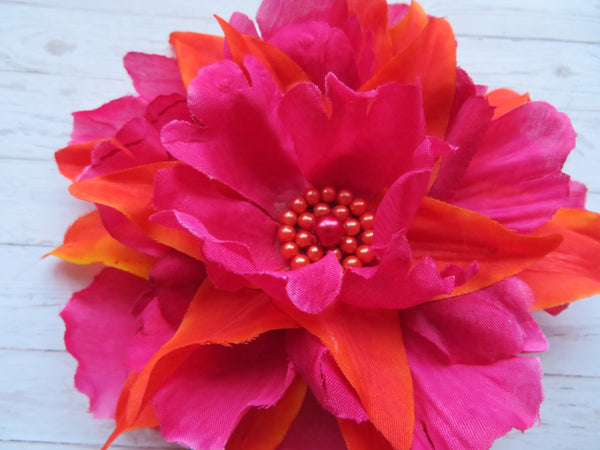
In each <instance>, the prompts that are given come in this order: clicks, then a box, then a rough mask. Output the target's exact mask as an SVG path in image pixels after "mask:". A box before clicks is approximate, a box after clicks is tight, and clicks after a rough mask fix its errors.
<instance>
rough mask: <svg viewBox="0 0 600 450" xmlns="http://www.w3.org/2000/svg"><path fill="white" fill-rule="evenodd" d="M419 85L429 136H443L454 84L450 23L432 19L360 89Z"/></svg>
mask: <svg viewBox="0 0 600 450" xmlns="http://www.w3.org/2000/svg"><path fill="white" fill-rule="evenodd" d="M393 81H395V82H398V83H415V82H417V81H419V82H420V84H421V89H422V91H423V108H424V110H425V119H426V132H427V134H428V135H432V136H438V137H442V138H443V137H444V135H445V134H446V127H447V126H448V119H449V117H450V112H451V109H452V102H453V100H454V90H455V86H456V40H455V39H454V33H453V32H452V28H451V27H450V24H449V23H448V22H446V21H445V20H444V19H437V18H432V19H431V20H430V21H429V23H428V24H427V26H426V27H425V29H424V30H423V32H422V33H421V35H420V36H419V38H418V39H417V40H416V41H415V42H414V43H413V44H412V45H411V46H409V47H408V48H407V49H406V50H405V51H403V52H402V53H400V54H399V55H397V56H395V57H393V58H392V59H391V60H390V61H389V62H388V63H387V64H385V65H384V66H383V67H382V68H381V69H380V70H379V71H377V72H376V73H375V75H374V76H373V77H372V78H371V79H370V80H368V81H367V82H366V83H365V84H364V85H363V86H362V87H361V89H360V90H361V91H363V92H364V91H368V90H371V89H375V88H377V87H378V86H381V85H382V84H385V83H389V82H393Z"/></svg>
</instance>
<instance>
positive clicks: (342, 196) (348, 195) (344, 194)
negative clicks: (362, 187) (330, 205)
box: [337, 189, 354, 206]
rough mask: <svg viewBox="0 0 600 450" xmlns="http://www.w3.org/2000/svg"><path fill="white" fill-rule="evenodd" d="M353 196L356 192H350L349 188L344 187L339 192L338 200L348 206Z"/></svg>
mask: <svg viewBox="0 0 600 450" xmlns="http://www.w3.org/2000/svg"><path fill="white" fill-rule="evenodd" d="M353 198H354V194H352V192H350V191H349V190H348V189H342V190H341V191H340V192H338V194H337V202H338V204H340V205H344V206H348V205H349V204H350V203H351V202H352V199H353Z"/></svg>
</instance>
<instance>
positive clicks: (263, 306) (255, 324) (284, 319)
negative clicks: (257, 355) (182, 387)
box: [115, 280, 297, 431]
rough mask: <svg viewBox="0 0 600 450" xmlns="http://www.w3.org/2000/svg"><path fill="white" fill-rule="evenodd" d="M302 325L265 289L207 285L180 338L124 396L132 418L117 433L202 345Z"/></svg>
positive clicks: (127, 420)
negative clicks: (226, 287) (219, 287)
mask: <svg viewBox="0 0 600 450" xmlns="http://www.w3.org/2000/svg"><path fill="white" fill-rule="evenodd" d="M296 327H297V324H296V322H294V321H293V320H292V319H290V318H289V316H287V315H284V314H283V313H282V312H281V311H280V310H279V309H277V308H276V307H275V306H274V305H273V303H272V302H271V299H270V298H269V297H268V296H267V295H266V294H264V293H263V292H262V291H259V290H255V289H248V288H244V289H241V290H239V291H237V292H227V291H221V290H217V289H215V288H214V287H213V286H212V284H211V283H210V281H208V280H206V281H204V283H203V284H202V286H200V288H199V289H198V292H197V293H196V295H195V297H194V299H193V300H192V303H191V304H190V306H189V308H188V310H187V312H186V313H185V316H184V318H183V322H182V323H181V325H180V327H179V329H178V330H177V333H176V334H175V336H173V338H172V339H171V340H170V341H169V342H167V343H166V344H164V345H163V346H162V347H161V348H160V349H159V350H158V351H157V352H156V353H155V354H154V356H153V357H152V358H151V359H150V361H148V363H147V364H146V365H145V366H144V368H143V369H142V371H141V372H140V374H139V376H138V377H137V379H136V380H135V382H134V383H133V385H132V386H131V389H124V390H123V391H122V392H121V396H122V397H123V398H124V400H123V401H126V403H127V407H126V414H125V415H124V416H123V417H120V418H118V422H117V427H116V430H115V431H117V430H128V429H131V428H130V427H132V426H134V425H135V424H136V423H137V422H138V421H139V420H140V415H141V414H142V413H143V412H144V409H145V408H146V407H147V405H148V403H149V401H150V399H151V398H152V395H154V393H156V391H157V390H158V389H159V388H160V386H161V385H162V383H163V382H164V381H165V380H166V379H167V378H168V377H169V375H170V374H171V373H172V372H173V371H174V370H175V369H176V368H177V367H178V366H179V365H180V364H181V363H182V362H183V361H184V360H185V359H186V358H187V357H188V356H189V355H190V354H191V353H192V352H194V350H196V349H197V348H198V347H199V346H201V345H206V344H219V345H230V344H240V343H244V342H247V341H249V340H252V339H254V338H256V337H257V336H259V335H260V334H262V333H265V332H267V331H270V330H278V329H285V328H296Z"/></svg>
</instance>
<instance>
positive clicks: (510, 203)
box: [452, 102, 575, 232]
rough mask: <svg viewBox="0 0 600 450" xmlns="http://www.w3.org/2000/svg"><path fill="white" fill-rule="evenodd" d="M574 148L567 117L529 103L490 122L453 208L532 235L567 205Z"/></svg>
mask: <svg viewBox="0 0 600 450" xmlns="http://www.w3.org/2000/svg"><path fill="white" fill-rule="evenodd" d="M574 146H575V132H574V131H573V128H572V126H571V123H570V121H569V119H568V117H567V116H566V115H565V114H562V113H559V112H557V111H556V109H554V107H552V106H551V105H549V104H547V103H542V102H530V103H525V104H523V105H521V106H519V107H518V108H515V109H513V110H512V111H510V112H509V113H507V114H505V115H503V116H501V117H499V118H498V119H496V120H494V121H492V123H491V124H490V127H489V128H488V131H487V133H486V135H485V137H484V138H483V141H482V143H481V146H480V148H479V149H478V151H477V152H476V154H475V156H474V157H473V159H472V160H471V164H470V165H469V168H468V169H467V171H466V173H465V175H464V177H463V179H462V182H461V183H460V185H459V186H458V187H457V189H456V192H455V195H454V197H453V199H452V203H453V204H456V205H458V206H461V207H464V208H467V209H471V210H473V211H476V212H479V213H481V214H484V215H486V216H488V217H491V218H492V219H495V220H497V221H499V222H500V223H502V224H503V225H505V226H507V227H509V228H512V229H515V230H518V231H520V232H528V231H531V230H532V229H533V228H535V227H537V226H539V225H541V224H543V223H545V222H546V221H548V220H550V218H551V217H552V216H553V215H554V213H555V212H556V210H557V209H558V208H560V207H562V206H563V205H565V204H566V203H567V202H568V198H569V177H568V176H566V175H564V174H562V173H561V169H562V166H563V164H564V162H565V159H566V157H567V155H568V154H569V152H570V151H571V149H573V147H574Z"/></svg>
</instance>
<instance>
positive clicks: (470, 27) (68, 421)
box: [0, 0, 600, 450]
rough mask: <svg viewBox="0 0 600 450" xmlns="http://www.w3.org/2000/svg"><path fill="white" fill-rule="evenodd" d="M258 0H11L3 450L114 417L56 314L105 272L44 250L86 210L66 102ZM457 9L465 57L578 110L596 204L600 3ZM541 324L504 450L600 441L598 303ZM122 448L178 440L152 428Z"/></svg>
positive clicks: (2, 127)
mask: <svg viewBox="0 0 600 450" xmlns="http://www.w3.org/2000/svg"><path fill="white" fill-rule="evenodd" d="M258 2H259V1H258V0H236V1H233V0H221V1H209V0H167V1H164V0H126V1H125V0H104V1H95V0H0V143H1V145H0V211H1V213H0V214H1V216H0V218H1V220H0V449H2V450H3V449H38V450H42V449H43V450H55V449H67V450H71V449H78V450H84V449H94V448H98V447H99V444H100V443H102V442H103V441H104V439H105V438H106V437H107V436H108V435H109V433H110V431H111V428H112V425H111V423H110V422H109V421H96V420H94V419H92V417H91V415H90V414H87V413H86V410H87V400H86V398H85V397H84V396H83V395H81V394H79V393H78V392H77V391H75V389H74V388H73V382H72V376H73V373H74V371H75V362H74V360H73V359H72V358H71V357H70V355H68V354H67V353H66V352H65V350H64V346H63V341H62V334H63V325H62V322H61V320H60V319H59V318H58V312H59V311H60V310H61V308H62V307H63V305H64V304H65V302H66V300H67V299H68V298H69V296H70V294H71V292H72V291H73V290H75V289H79V288H81V287H83V286H84V285H85V284H86V283H87V282H88V281H89V280H90V279H91V277H92V275H93V273H94V269H91V270H90V269H88V270H83V271H81V270H75V269H73V268H72V267H70V266H68V265H66V264H61V263H60V262H58V261H56V260H52V259H45V260H40V256H41V255H43V254H44V253H45V252H47V251H48V250H50V249H51V248H52V247H54V246H56V245H58V244H59V242H60V241H61V238H62V234H63V232H64V230H65V229H66V227H67V226H68V224H69V223H70V222H71V221H72V220H73V219H75V218H76V217H77V216H78V215H79V214H80V213H82V212H83V211H84V210H85V205H82V204H80V203H78V202H77V201H76V200H74V199H71V198H69V196H68V194H67V192H66V188H67V185H68V183H67V181H66V180H64V179H63V178H61V177H60V176H59V174H58V172H57V171H56V168H55V164H54V161H53V152H54V151H55V149H57V148H60V147H61V146H64V145H65V144H66V142H67V140H68V138H69V133H70V128H71V118H70V112H71V111H74V110H81V109H90V108H94V107H97V106H99V105H100V104H102V103H103V102H105V101H107V100H109V99H112V98H115V97H118V96H120V95H123V94H126V93H132V88H131V85H130V83H129V81H128V78H127V75H126V73H125V71H124V69H123V67H122V65H121V57H122V56H123V55H124V54H125V53H126V52H127V51H128V50H137V51H144V52H150V53H162V54H169V51H170V50H169V47H168V44H167V40H168V34H169V31H171V30H190V31H202V32H211V33H220V30H219V28H218V26H217V24H216V22H215V20H214V19H213V18H212V17H211V14H212V13H218V14H219V15H221V16H222V17H225V18H229V16H230V14H231V13H232V12H233V11H234V10H241V11H244V12H246V13H248V14H249V15H250V16H252V17H253V16H254V14H255V12H256V9H257V7H258ZM422 4H423V6H424V7H425V8H426V10H427V11H428V13H430V14H433V15H437V16H446V17H448V18H449V20H450V22H451V23H452V25H453V26H454V29H455V31H456V34H457V36H458V42H459V53H458V55H459V62H460V64H461V65H462V66H463V67H464V68H466V69H467V71H468V72H469V73H470V74H471V75H472V76H473V77H474V79H475V81H476V82H478V83H481V84H488V85H489V86H491V87H501V86H507V87H512V88H514V89H517V90H519V91H529V92H530V93H531V96H532V98H533V99H544V100H547V101H549V102H551V103H553V104H554V105H555V106H557V107H558V108H559V109H560V110H562V111H565V112H567V113H569V114H570V116H571V118H572V120H573V123H574V125H575V128H576V130H577V131H578V133H579V138H578V146H577V150H576V151H575V152H574V153H573V155H572V157H571V159H570V160H569V162H568V171H569V172H570V173H571V174H572V175H574V177H575V178H577V179H578V180H581V181H583V182H585V183H587V185H588V186H589V188H590V190H591V193H590V195H589V207H590V208H591V209H595V210H596V211H599V210H600V177H599V176H598V174H599V173H600V154H599V151H600V144H599V142H600V131H599V130H600V115H599V113H600V84H599V81H600V2H599V1H598V0H569V1H564V0H526V1H523V0H496V1H493V2H491V1H489V0H460V1H452V2H450V1H443V0H422ZM538 319H539V321H540V322H541V324H542V325H543V328H544V330H545V332H546V334H547V336H548V338H549V340H550V350H549V352H547V353H546V354H544V355H542V363H543V368H544V372H545V376H544V385H545V389H546V396H547V400H546V401H545V402H544V404H543V405H542V411H541V413H542V422H541V426H540V427H536V428H533V429H531V430H529V431H527V432H526V433H525V434H523V435H522V434H521V433H520V432H513V433H511V434H509V435H508V436H507V437H505V438H503V439H501V440H500V441H498V442H497V443H496V444H495V445H494V447H493V448H494V449H497V450H500V449H598V448H600V354H599V352H598V349H599V348H600V331H599V330H600V298H594V299H588V300H585V301H582V302H579V303H577V304H575V305H573V306H572V307H571V308H570V309H569V310H567V311H566V312H565V313H563V314H562V315H560V316H559V317H556V318H553V317H550V316H549V315H546V314H544V313H542V314H538ZM114 448H137V449H145V448H153V449H156V448H168V446H166V445H165V444H164V443H163V442H162V441H161V440H160V439H157V438H156V436H154V435H153V432H141V433H137V434H136V433H132V434H129V435H126V436H124V437H121V438H120V439H119V440H118V441H117V445H115V446H114Z"/></svg>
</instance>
